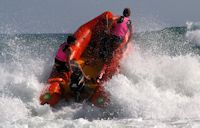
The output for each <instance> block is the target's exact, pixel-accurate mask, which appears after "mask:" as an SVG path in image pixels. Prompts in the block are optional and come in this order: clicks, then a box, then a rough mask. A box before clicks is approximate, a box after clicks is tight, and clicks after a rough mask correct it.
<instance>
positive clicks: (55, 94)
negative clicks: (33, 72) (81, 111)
mask: <svg viewBox="0 0 200 128" xmlns="http://www.w3.org/2000/svg"><path fill="white" fill-rule="evenodd" d="M113 18H114V16H113V14H112V13H111V12H109V11H107V12H104V13H103V14H101V15H99V16H97V17H96V18H94V19H92V20H90V21H89V22H87V23H85V24H83V25H82V26H80V27H79V28H78V29H77V31H76V32H75V33H74V36H75V37H76V43H75V44H74V45H73V46H71V47H72V49H73V52H72V54H71V56H70V58H71V59H72V60H75V61H76V62H77V63H79V65H80V66H81V67H82V69H83V71H84V73H85V74H86V75H87V76H89V77H90V78H92V80H91V81H88V82H86V85H87V86H88V87H89V88H90V89H91V90H92V91H90V92H83V93H81V97H83V100H87V101H89V102H90V103H92V104H94V105H95V106H99V107H102V106H106V105H107V104H108V103H109V102H110V99H109V93H108V92H106V91H105V89H104V84H105V82H106V81H107V80H109V79H110V78H111V77H112V76H113V75H114V74H115V73H116V72H117V69H118V66H119V61H120V59H121V58H122V56H123V53H124V52H125V50H126V48H127V44H128V42H127V41H128V38H129V36H130V33H129V32H128V33H127V34H126V37H125V38H124V40H123V42H122V43H121V44H120V46H119V47H118V48H117V49H115V51H114V52H113V54H112V57H110V59H109V60H107V61H105V60H104V59H102V58H101V57H99V52H101V51H100V50H101V48H100V47H101V45H100V43H101V41H102V37H104V36H105V30H108V29H109V27H111V24H112V23H110V21H112V19H113ZM70 75H71V74H70V73H59V72H56V71H55V70H54V68H53V70H52V73H51V75H50V77H49V78H48V80H47V85H46V86H45V87H44V88H43V90H42V92H41V94H40V104H42V105H44V104H49V105H50V106H54V105H56V104H57V103H58V102H59V101H60V100H61V99H63V98H64V99H65V100H70V99H72V98H73V96H74V94H73V92H72V91H71V89H70V87H69V83H70ZM66 76H67V77H66ZM99 77H101V78H100V79H98V78H99Z"/></svg>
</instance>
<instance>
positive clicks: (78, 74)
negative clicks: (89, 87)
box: [70, 63, 85, 102]
mask: <svg viewBox="0 0 200 128" xmlns="http://www.w3.org/2000/svg"><path fill="white" fill-rule="evenodd" d="M71 67H72V71H73V73H72V75H71V78H70V79H71V82H70V89H71V90H72V91H73V92H74V94H75V100H76V101H77V102H79V101H80V98H81V97H80V92H81V91H82V90H83V89H84V87H85V82H84V80H83V79H84V75H83V73H82V71H81V69H80V68H79V66H78V64H76V63H74V64H72V65H71ZM80 81H83V82H80Z"/></svg>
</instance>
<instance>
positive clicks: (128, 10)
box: [123, 8, 131, 17]
mask: <svg viewBox="0 0 200 128" xmlns="http://www.w3.org/2000/svg"><path fill="white" fill-rule="evenodd" d="M123 15H124V16H125V17H129V16H130V15H131V10H130V8H125V9H124V11H123Z"/></svg>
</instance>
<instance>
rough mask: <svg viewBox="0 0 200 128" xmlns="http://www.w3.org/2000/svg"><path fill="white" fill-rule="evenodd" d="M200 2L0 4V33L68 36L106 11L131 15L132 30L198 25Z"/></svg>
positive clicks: (25, 0) (41, 0) (22, 0)
mask: <svg viewBox="0 0 200 128" xmlns="http://www.w3.org/2000/svg"><path fill="white" fill-rule="evenodd" d="M199 6H200V0H0V33H6V32H7V31H13V32H17V33H59V32H60V33H63V32H64V33H69V32H74V31H75V30H76V29H77V28H78V27H79V26H80V25H81V24H83V23H85V22H87V21H88V20H90V19H92V18H93V17H95V16H97V15H99V14H101V13H102V12H104V11H106V10H110V11H112V12H113V13H114V14H117V15H120V14H121V13H122V10H123V8H125V7H130V8H131V9H132V11H133V14H132V17H131V18H132V20H133V21H134V24H135V27H136V30H142V29H153V28H160V27H161V28H162V27H165V26H182V25H185V24H186V22H187V21H193V22H198V21H200V7H199Z"/></svg>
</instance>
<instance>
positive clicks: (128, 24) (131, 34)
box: [127, 20, 133, 42]
mask: <svg viewBox="0 0 200 128" xmlns="http://www.w3.org/2000/svg"><path fill="white" fill-rule="evenodd" d="M127 26H128V29H129V32H130V36H129V38H128V42H129V41H130V40H131V39H132V37H133V26H132V23H131V20H129V21H128V23H127Z"/></svg>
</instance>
